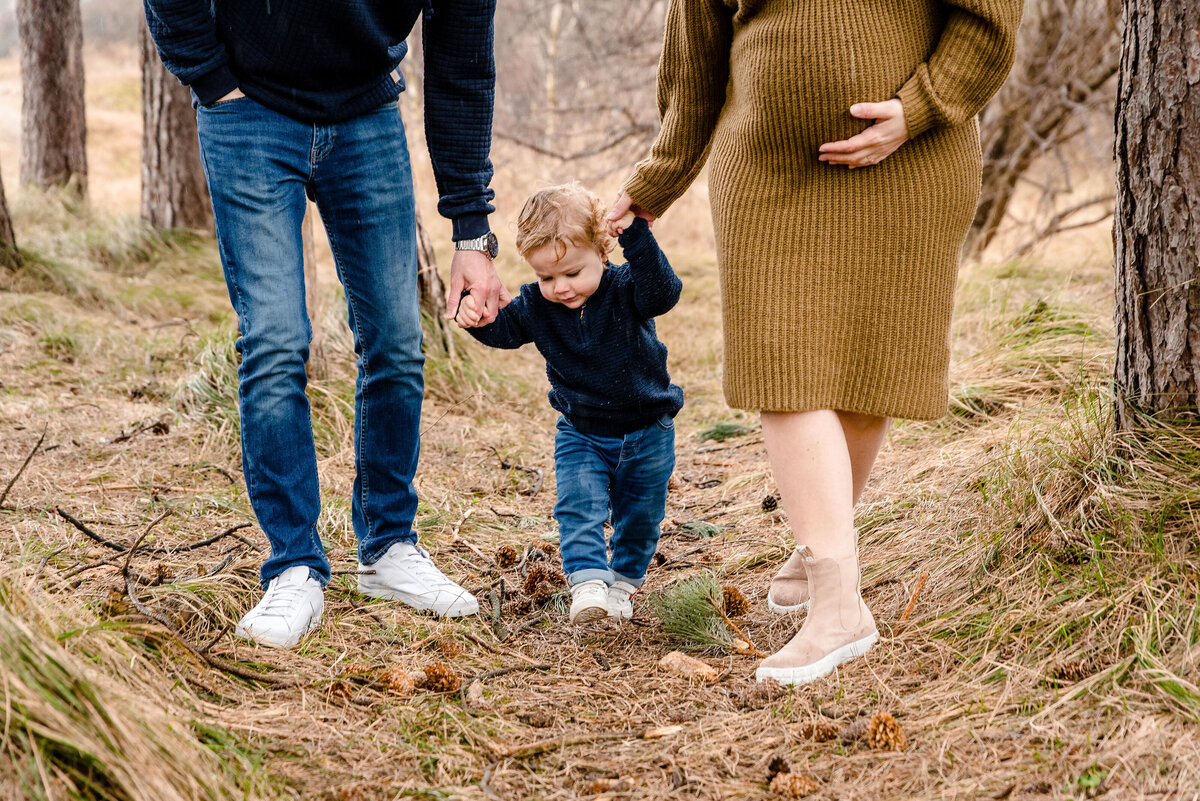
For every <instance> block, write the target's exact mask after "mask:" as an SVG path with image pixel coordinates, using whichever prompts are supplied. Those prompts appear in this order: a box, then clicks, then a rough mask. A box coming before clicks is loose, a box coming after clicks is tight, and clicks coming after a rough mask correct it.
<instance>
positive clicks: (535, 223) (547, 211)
mask: <svg viewBox="0 0 1200 801" xmlns="http://www.w3.org/2000/svg"><path fill="white" fill-rule="evenodd" d="M606 211H607V210H606V209H605V206H604V204H603V203H601V202H600V198H599V197H597V196H596V193H595V192H591V191H589V190H588V189H585V188H584V187H583V185H582V184H580V183H579V182H577V181H572V182H571V183H569V184H559V185H558V186H548V187H546V188H545V189H539V190H538V191H537V192H535V193H534V194H533V196H532V197H530V198H529V200H526V201H525V206H524V207H523V208H522V209H521V214H520V216H519V217H517V250H518V251H519V252H520V254H521V257H522V258H524V259H526V260H528V258H529V254H530V253H533V252H534V251H535V250H537V249H538V248H541V247H544V246H545V245H549V244H553V245H554V251H555V253H557V254H558V258H560V259H561V258H562V256H563V254H564V253H566V252H567V247H568V246H570V245H574V246H576V247H581V248H586V247H591V248H595V249H596V252H597V253H599V254H600V257H601V258H602V259H607V258H608V254H609V253H610V252H611V251H612V249H613V239H612V237H611V236H609V235H608V224H607V223H606V222H605V220H604V217H605V212H606Z"/></svg>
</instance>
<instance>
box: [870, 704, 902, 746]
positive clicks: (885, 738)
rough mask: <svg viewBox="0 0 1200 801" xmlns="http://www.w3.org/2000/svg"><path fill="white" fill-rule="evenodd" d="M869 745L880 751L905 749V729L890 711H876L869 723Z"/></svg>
mask: <svg viewBox="0 0 1200 801" xmlns="http://www.w3.org/2000/svg"><path fill="white" fill-rule="evenodd" d="M867 745H869V746H871V747H872V748H875V749H877V750H880V751H903V750H904V747H905V746H906V745H908V741H907V740H906V739H905V737H904V731H903V729H901V728H900V724H899V723H897V722H896V719H895V718H894V717H892V713H890V712H876V713H875V717H873V718H871V722H870V723H869V724H868V725H867Z"/></svg>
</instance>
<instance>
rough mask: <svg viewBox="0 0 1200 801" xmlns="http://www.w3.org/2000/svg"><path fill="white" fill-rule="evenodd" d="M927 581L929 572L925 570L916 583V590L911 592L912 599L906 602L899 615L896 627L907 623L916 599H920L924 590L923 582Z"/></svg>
mask: <svg viewBox="0 0 1200 801" xmlns="http://www.w3.org/2000/svg"><path fill="white" fill-rule="evenodd" d="M928 580H929V571H928V570H926V571H925V572H924V573H922V574H921V578H920V579H918V581H917V588H916V589H915V590H913V594H912V598H910V599H909V601H908V606H906V607H904V612H903V613H902V614H901V615H900V620H899V621H898V623H897V625H899V624H901V623H906V622H908V616H909V615H911V614H912V611H913V608H914V607H915V606H916V605H917V599H919V598H920V597H921V590H923V589H925V582H926V581H928Z"/></svg>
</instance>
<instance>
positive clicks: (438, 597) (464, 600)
mask: <svg viewBox="0 0 1200 801" xmlns="http://www.w3.org/2000/svg"><path fill="white" fill-rule="evenodd" d="M358 569H359V570H374V571H375V573H374V574H373V575H360V576H359V577H358V591H359V592H361V593H362V594H363V595H369V596H371V597H372V598H384V599H387V600H389V601H403V602H404V603H406V604H408V605H409V606H411V607H412V608H414V609H419V610H421V611H422V612H436V613H437V614H439V615H441V616H442V617H462V616H464V615H473V614H475V613H476V612H478V611H479V602H478V601H477V600H475V596H474V595H472V594H471V593H469V592H467V591H466V589H465V588H463V587H460V586H458V585H457V584H455V583H454V582H453V581H451V580H450V579H448V578H446V575H445V574H444V573H442V571H440V570H438V569H437V566H436V565H434V563H433V560H432V559H430V558H429V552H428V551H426V550H425V549H424V548H422V547H421V546H420V545H416V544H414V543H411V542H397V543H396V544H394V545H393V546H392V547H390V548H388V549H387V551H386V552H385V553H384V554H383V556H381V557H380V558H379V560H378V561H377V562H375V563H374V564H371V565H364V564H363V563H362V562H359V563H358Z"/></svg>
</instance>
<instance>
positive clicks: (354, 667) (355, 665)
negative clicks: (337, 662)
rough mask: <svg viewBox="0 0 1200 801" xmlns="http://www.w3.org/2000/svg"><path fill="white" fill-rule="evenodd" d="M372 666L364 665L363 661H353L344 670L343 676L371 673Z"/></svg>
mask: <svg viewBox="0 0 1200 801" xmlns="http://www.w3.org/2000/svg"><path fill="white" fill-rule="evenodd" d="M370 672H371V666H370V665H364V664H363V663H362V662H351V663H350V664H348V665H346V667H345V668H344V669H343V670H342V675H343V676H361V675H362V674H364V673H370Z"/></svg>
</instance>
